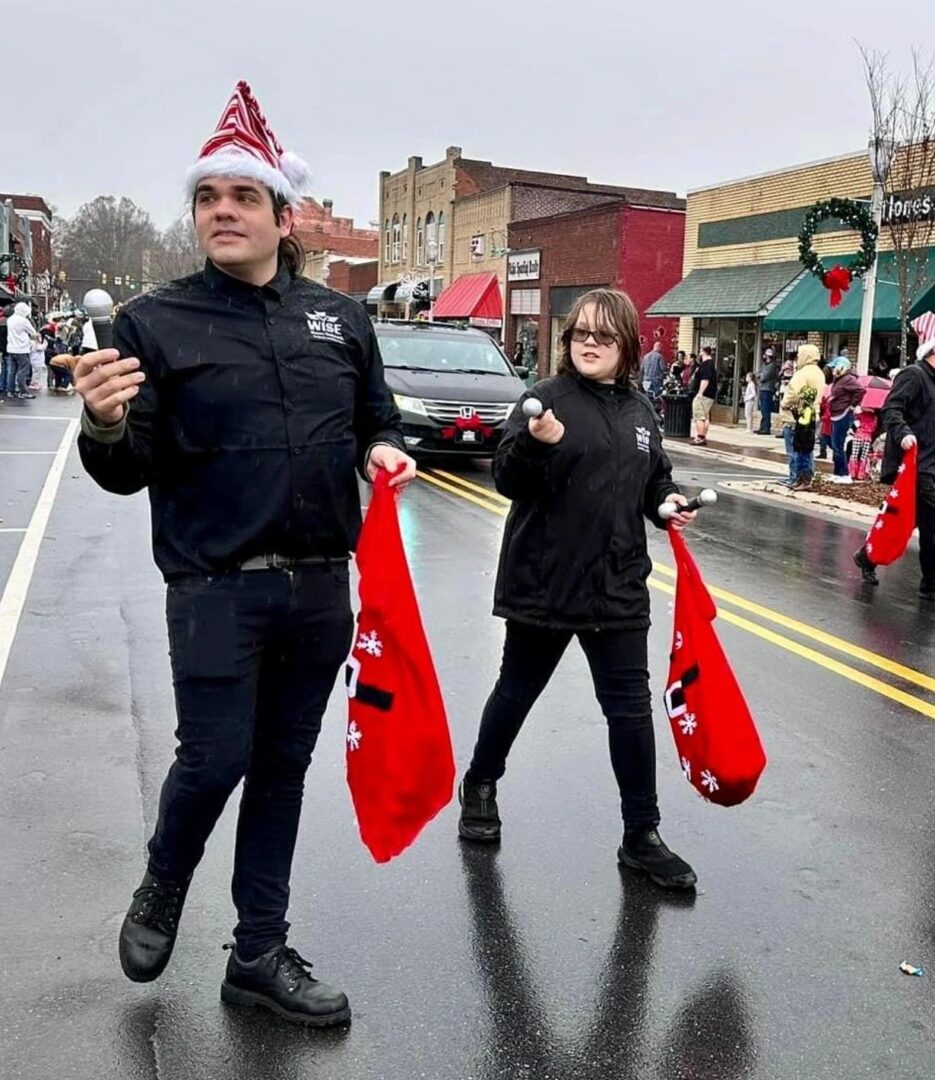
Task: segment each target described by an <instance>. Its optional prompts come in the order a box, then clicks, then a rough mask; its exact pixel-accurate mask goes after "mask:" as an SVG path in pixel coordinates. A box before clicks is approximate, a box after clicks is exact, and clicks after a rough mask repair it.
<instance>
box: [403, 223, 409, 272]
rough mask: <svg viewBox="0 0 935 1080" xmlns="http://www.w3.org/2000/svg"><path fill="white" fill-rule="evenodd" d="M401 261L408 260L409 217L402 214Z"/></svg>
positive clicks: (405, 261)
mask: <svg viewBox="0 0 935 1080" xmlns="http://www.w3.org/2000/svg"><path fill="white" fill-rule="evenodd" d="M403 262H404V263H408V262H409V218H408V216H407V215H406V214H403Z"/></svg>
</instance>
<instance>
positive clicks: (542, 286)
mask: <svg viewBox="0 0 935 1080" xmlns="http://www.w3.org/2000/svg"><path fill="white" fill-rule="evenodd" d="M657 194H659V193H657ZM668 202H669V204H670V205H667V206H659V205H643V204H641V203H640V202H637V201H632V202H631V201H629V200H626V199H619V198H618V199H615V200H614V201H613V202H610V203H605V204H603V205H600V206H593V207H586V208H584V209H581V210H573V211H571V212H570V213H564V214H555V215H552V216H550V217H544V218H538V219H533V220H527V221H519V222H514V223H513V224H511V225H510V227H509V230H508V239H509V248H510V252H509V255H508V266H507V278H508V281H507V302H506V311H507V312H508V316H507V318H508V322H507V333H506V345H507V349H508V350H509V352H510V354H511V355H512V354H513V351H514V350H515V348H516V345H517V343H519V344H520V345H522V346H523V357H522V358H523V362H524V363H526V364H529V365H530V366H533V367H537V368H538V371H539V374H540V375H543V376H544V375H548V374H551V373H553V372H554V371H555V366H556V363H557V361H558V355H559V344H560V342H559V338H560V334H561V327H562V324H563V322H564V319H565V317H566V316H567V314H568V312H569V311H570V310H571V307H572V305H573V304H574V302H575V300H576V299H577V298H578V297H579V296H580V295H581V294H582V293H584V292H587V291H588V290H589V289H593V288H598V287H605V288H613V289H622V290H623V291H624V292H626V293H628V294H629V296H630V297H631V299H632V300H633V302H634V303H635V304H636V307H637V310H638V311H639V313H640V336H641V337H642V338H643V342H644V346H645V349H646V350H647V351H648V350H649V348H650V345H651V342H652V341H653V340H654V339H655V338H657V337H659V338H661V340H662V341H663V342H664V344H665V345H666V352H667V353H674V350H675V346H676V338H677V335H678V328H679V323H678V319H675V318H668V319H666V318H652V317H650V316H649V315H647V314H646V311H647V308H649V307H650V305H651V304H652V303H653V302H654V301H656V300H658V299H659V297H660V296H662V295H663V294H664V293H665V292H667V291H668V290H669V289H671V288H672V286H673V285H675V284H676V283H677V282H678V281H680V280H681V276H682V253H683V250H684V242H685V209H684V206H685V204H684V202H682V200H680V199H676V198H675V197H674V196H673V197H670V198H669V200H668Z"/></svg>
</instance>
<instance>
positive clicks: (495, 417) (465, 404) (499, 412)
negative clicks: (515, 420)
mask: <svg viewBox="0 0 935 1080" xmlns="http://www.w3.org/2000/svg"><path fill="white" fill-rule="evenodd" d="M423 401H424V403H425V411H426V412H427V413H428V414H429V416H430V417H431V418H432V419H433V420H434V421H435V422H436V423H438V424H453V423H454V422H455V420H457V419H458V418H459V417H462V418H464V419H465V420H467V419H469V418H470V417H471V415H472V413H477V415H478V417H479V418H480V421H481V423H483V424H488V425H490V426H493V425H495V424H502V423H503V421H504V420H506V418H507V417H508V416H509V415H510V410H511V409H512V408H513V403H512V402H510V401H502V402H489V401H430V400H428V399H423ZM469 410H470V411H469Z"/></svg>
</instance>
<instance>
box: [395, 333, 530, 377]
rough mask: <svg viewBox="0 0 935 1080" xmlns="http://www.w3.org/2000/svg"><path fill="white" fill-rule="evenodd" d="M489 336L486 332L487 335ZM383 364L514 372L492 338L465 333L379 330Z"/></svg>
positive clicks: (419, 368)
mask: <svg viewBox="0 0 935 1080" xmlns="http://www.w3.org/2000/svg"><path fill="white" fill-rule="evenodd" d="M485 337H486V335H485ZM377 340H378V341H379V342H380V354H381V356H382V357H383V366H384V367H387V368H406V369H408V370H410V371H456V372H460V373H462V374H472V375H507V376H509V375H511V374H512V373H511V371H510V369H509V368H508V367H507V363H506V360H505V359H504V356H503V353H501V352H500V350H499V349H498V348H497V346H496V345H495V344H494V343H493V342H492V341H490V340H489V339H488V340H487V341H485V340H484V339H483V338H481V337H480V336H477V337H475V336H474V335H470V336H469V335H467V334H464V335H463V336H457V337H456V336H455V335H453V334H435V333H432V332H431V331H428V332H420V333H407V334H393V333H392V332H389V333H387V332H386V331H384V332H381V333H378V334H377Z"/></svg>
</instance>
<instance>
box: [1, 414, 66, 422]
mask: <svg viewBox="0 0 935 1080" xmlns="http://www.w3.org/2000/svg"><path fill="white" fill-rule="evenodd" d="M72 419H73V418H72V417H70V416H37V415H36V414H35V413H26V414H25V415H24V416H13V415H11V414H10V413H5V412H0V420H60V421H61V422H62V423H66V422H69V423H70V422H71V420H72Z"/></svg>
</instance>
